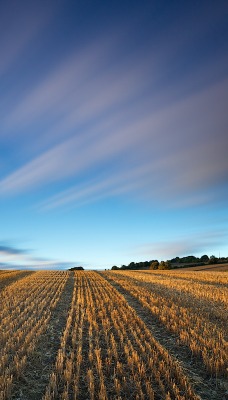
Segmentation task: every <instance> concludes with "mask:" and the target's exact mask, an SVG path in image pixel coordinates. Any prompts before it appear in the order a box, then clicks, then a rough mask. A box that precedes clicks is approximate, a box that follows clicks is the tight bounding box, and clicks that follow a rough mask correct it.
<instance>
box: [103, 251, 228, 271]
mask: <svg viewBox="0 0 228 400" xmlns="http://www.w3.org/2000/svg"><path fill="white" fill-rule="evenodd" d="M225 262H228V257H221V258H220V257H215V256H214V255H212V256H210V257H209V256H208V255H207V254H204V255H203V256H202V257H195V256H186V257H175V258H172V259H170V260H166V261H160V262H159V261H158V260H150V261H140V262H133V261H132V262H130V264H128V265H122V266H121V267H117V266H116V265H113V267H112V268H111V269H112V270H118V269H120V270H121V269H122V270H125V269H130V270H138V269H152V270H155V269H160V270H164V269H176V268H184V267H185V268H186V267H192V266H193V264H194V266H201V265H206V264H217V263H225Z"/></svg>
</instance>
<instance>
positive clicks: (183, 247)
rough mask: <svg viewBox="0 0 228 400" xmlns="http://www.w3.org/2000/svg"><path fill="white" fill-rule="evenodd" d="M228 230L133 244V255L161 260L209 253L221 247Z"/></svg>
mask: <svg viewBox="0 0 228 400" xmlns="http://www.w3.org/2000/svg"><path fill="white" fill-rule="evenodd" d="M227 237H228V232H227V231H226V230H217V231H213V232H207V231H202V232H201V233H197V232H195V233H194V235H191V234H190V235H183V236H182V237H177V238H176V239H175V240H169V241H157V242H156V241H155V242H153V243H145V244H143V245H139V246H138V247H137V246H134V249H133V253H134V254H135V255H140V256H142V255H144V256H145V257H150V258H158V259H162V260H164V259H165V260H166V259H170V258H173V257H176V256H180V257H181V256H187V255H194V254H201V255H203V254H205V253H206V254H208V255H209V256H210V255H211V249H212V248H213V249H216V248H218V249H219V247H221V246H222V245H223V244H225V243H226V241H227Z"/></svg>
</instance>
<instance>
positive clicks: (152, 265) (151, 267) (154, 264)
mask: <svg viewBox="0 0 228 400" xmlns="http://www.w3.org/2000/svg"><path fill="white" fill-rule="evenodd" d="M158 266H159V262H158V261H157V260H155V261H152V263H151V264H150V269H158Z"/></svg>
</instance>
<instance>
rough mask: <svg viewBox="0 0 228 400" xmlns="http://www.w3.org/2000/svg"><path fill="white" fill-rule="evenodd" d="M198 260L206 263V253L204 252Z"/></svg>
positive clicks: (207, 259) (207, 258)
mask: <svg viewBox="0 0 228 400" xmlns="http://www.w3.org/2000/svg"><path fill="white" fill-rule="evenodd" d="M200 261H202V262H205V263H207V262H208V261H209V257H208V256H207V254H204V255H203V256H202V257H200Z"/></svg>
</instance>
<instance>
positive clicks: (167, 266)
mask: <svg viewBox="0 0 228 400" xmlns="http://www.w3.org/2000/svg"><path fill="white" fill-rule="evenodd" d="M170 268H171V263H170V261H161V262H160V264H159V266H158V269H170Z"/></svg>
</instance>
